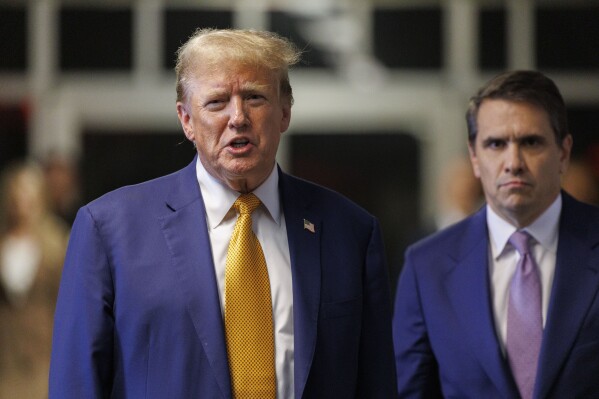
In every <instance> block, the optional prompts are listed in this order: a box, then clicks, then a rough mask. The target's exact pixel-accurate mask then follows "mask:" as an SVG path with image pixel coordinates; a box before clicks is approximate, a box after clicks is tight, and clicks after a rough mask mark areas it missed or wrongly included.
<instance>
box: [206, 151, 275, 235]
mask: <svg viewBox="0 0 599 399" xmlns="http://www.w3.org/2000/svg"><path fill="white" fill-rule="evenodd" d="M196 176H197V179H198V183H199V185H200V191H201V192H202V198H203V200H204V206H205V208H206V218H207V220H208V226H209V228H211V229H213V228H216V227H218V225H219V224H221V222H222V221H223V220H224V219H225V218H226V217H227V214H228V213H229V211H230V210H231V207H232V206H233V203H234V202H235V200H236V199H237V197H239V195H240V194H239V193H238V192H237V191H234V190H231V189H230V188H229V187H227V186H226V185H224V184H223V183H222V182H221V181H220V180H218V179H216V178H215V177H214V176H212V175H211V174H210V173H208V171H207V170H206V168H204V165H202V162H201V161H200V158H199V157H198V159H197V161H196ZM278 186H279V173H278V170H277V166H276V164H275V165H274V166H273V168H272V171H271V172H270V175H269V176H268V177H267V178H266V180H265V181H264V182H263V183H262V184H261V185H260V186H259V187H258V188H256V189H255V190H254V191H253V193H254V194H255V195H256V196H257V197H258V198H259V199H260V201H261V202H262V204H263V205H264V207H265V208H266V210H267V211H268V212H267V213H269V214H270V216H271V217H272V218H273V220H274V221H275V222H276V223H277V224H279V223H280V220H281V213H280V209H281V204H280V199H279V190H278Z"/></svg>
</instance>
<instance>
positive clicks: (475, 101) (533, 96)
mask: <svg viewBox="0 0 599 399" xmlns="http://www.w3.org/2000/svg"><path fill="white" fill-rule="evenodd" d="M485 99H492V100H506V101H516V102H523V103H529V104H533V105H536V106H537V107H539V108H541V109H542V110H544V111H545V112H546V113H547V116H548V117H549V122H550V124H551V128H552V129H553V134H554V135H555V140H556V142H557V144H558V145H560V146H561V143H562V141H563V140H564V138H565V137H566V136H567V135H568V133H569V132H568V118H567V116H566V105H565V103H564V99H563V98H562V95H561V94H560V92H559V89H558V88H557V86H556V85H555V83H554V82H553V81H552V80H551V79H549V78H548V77H547V76H545V75H543V74H542V73H541V72H537V71H509V72H504V73H502V74H499V75H497V76H495V77H494V78H493V79H491V80H490V81H489V82H487V83H486V84H485V85H484V86H483V87H481V88H480V89H479V90H478V93H476V95H474V96H473V97H471V98H470V102H469V104H468V110H467V111H466V123H467V124H468V141H469V142H470V144H471V145H474V142H475V140H476V134H477V133H478V126H477V120H476V119H477V117H478V110H479V108H480V105H481V104H482V102H483V101H484V100H485Z"/></svg>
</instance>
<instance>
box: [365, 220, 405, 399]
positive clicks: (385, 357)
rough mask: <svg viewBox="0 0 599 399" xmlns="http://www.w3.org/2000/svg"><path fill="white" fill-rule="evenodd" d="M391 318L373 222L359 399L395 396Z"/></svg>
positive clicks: (380, 246) (385, 272) (380, 242)
mask: <svg viewBox="0 0 599 399" xmlns="http://www.w3.org/2000/svg"><path fill="white" fill-rule="evenodd" d="M391 316H392V303H391V294H390V286H389V274H388V270H387V263H386V259H385V251H384V245H383V240H382V236H381V229H380V225H379V223H378V221H377V220H376V219H373V224H372V231H371V235H370V242H369V244H368V250H367V255H366V267H365V277H364V295H363V318H362V334H361V336H360V369H359V379H358V394H357V397H359V398H369V399H371V398H385V399H389V398H395V397H396V391H395V365H394V362H393V341H392V336H391Z"/></svg>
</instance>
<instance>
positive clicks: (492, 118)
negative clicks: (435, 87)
mask: <svg viewBox="0 0 599 399" xmlns="http://www.w3.org/2000/svg"><path fill="white" fill-rule="evenodd" d="M477 122H478V134H477V136H476V140H475V142H474V144H473V145H472V144H469V146H468V147H469V151H470V160H471V162H472V166H473V169H474V174H475V175H476V176H477V177H478V178H479V179H480V180H481V183H482V186H483V189H484V192H485V197H486V200H487V203H488V204H489V205H490V206H491V208H492V209H493V210H494V211H495V212H496V213H497V214H498V215H500V216H501V217H502V218H503V219H505V220H507V221H508V222H511V223H512V224H514V225H515V226H517V227H524V226H527V225H529V224H530V223H532V222H533V221H534V220H535V219H536V218H537V217H539V216H540V215H541V213H543V212H544V211H545V210H546V209H547V208H548V207H549V206H550V205H551V203H552V202H553V201H554V200H555V198H556V197H557V195H558V194H559V192H560V175H561V174H562V173H564V172H565V171H566V168H567V165H568V161H569V158H570V150H571V148H572V136H570V135H568V136H567V137H566V138H565V139H564V140H563V142H562V143H560V144H558V143H557V142H556V140H555V135H554V133H553V130H552V128H551V124H550V122H549V116H548V115H547V113H546V112H545V111H544V110H542V109H541V108H539V107H537V106H535V105H532V104H528V103H523V102H513V101H505V100H489V99H487V100H484V101H483V102H482V104H481V106H480V108H479V111H478V117H477Z"/></svg>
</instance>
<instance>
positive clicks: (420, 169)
mask: <svg viewBox="0 0 599 399" xmlns="http://www.w3.org/2000/svg"><path fill="white" fill-rule="evenodd" d="M197 27H218V28H227V27H236V28H257V29H268V30H273V31H277V32H279V33H280V34H282V35H284V36H287V37H289V38H291V39H292V40H293V41H294V42H295V43H296V44H298V45H299V46H300V47H301V48H303V49H305V57H304V62H303V63H302V64H301V65H299V66H298V67H297V68H295V70H294V71H292V74H291V83H292V85H293V88H294V93H295V99H296V102H295V105H294V107H293V111H292V123H291V128H290V130H289V131H288V132H287V133H286V134H285V135H284V139H283V141H282V143H281V148H280V150H279V153H278V160H279V162H280V164H281V165H282V167H283V168H284V169H285V170H286V171H287V172H290V173H292V174H296V175H299V176H301V177H305V178H307V179H310V180H313V181H316V182H319V183H321V184H323V185H326V186H329V187H331V188H333V189H335V190H338V191H340V192H342V193H344V194H345V195H347V196H348V197H350V198H352V199H353V200H354V201H356V202H358V203H359V204H361V205H362V206H364V207H365V208H366V209H368V210H369V211H370V212H372V213H373V214H375V215H376V216H378V217H379V218H380V220H381V222H382V226H383V230H384V237H385V242H386V245H387V251H388V256H389V261H390V265H391V275H392V280H393V281H395V278H396V274H397V273H398V270H399V267H400V266H398V265H400V264H401V257H402V253H403V249H404V248H405V246H406V245H407V244H408V243H410V242H412V241H413V240H414V239H416V238H418V237H420V236H422V234H425V233H428V232H431V231H434V230H435V229H436V228H438V226H444V225H447V224H448V223H452V222H453V221H456V220H458V219H459V218H461V217H463V216H464V215H467V214H468V213H470V212H472V211H473V210H475V209H477V208H478V207H479V206H480V204H481V198H480V189H479V188H478V186H477V183H476V181H473V180H472V176H471V171H470V168H469V166H468V164H465V165H464V162H463V158H464V156H465V155H466V125H465V122H464V113H465V109H466V104H467V101H468V98H469V97H470V95H472V94H473V93H474V92H475V91H476V89H477V88H478V87H479V86H481V85H482V84H483V83H484V82H485V81H487V80H488V79H490V78H491V77H492V76H493V75H495V74H497V73H499V72H501V71H503V70H506V69H539V70H541V71H542V72H544V73H546V74H547V75H548V76H550V77H551V78H552V79H554V80H555V82H556V83H557V85H558V86H559V87H560V89H561V91H562V93H563V95H564V97H565V100H566V103H567V104H568V108H569V118H570V124H571V130H572V132H573V133H574V136H575V140H574V154H573V156H574V158H575V159H576V168H572V170H574V169H577V170H580V171H581V172H580V174H578V173H577V175H576V177H572V178H569V179H568V180H567V181H569V182H572V188H571V190H572V191H575V190H579V188H578V187H581V188H580V194H579V195H580V197H581V198H584V199H585V200H587V201H588V202H596V201H597V179H598V177H599V134H598V129H599V2H597V1H596V0H586V1H584V0H561V1H560V0H551V1H549V0H547V1H531V0H511V1H491V0H479V1H476V0H444V1H432V0H413V1H409V0H278V1H277V0H237V1H235V0H228V1H227V0H202V1H183V0H168V1H167V0H137V1H133V0H131V1H127V0H31V1H25V0H21V1H18V0H14V1H11V0H0V168H4V167H6V166H7V165H9V164H10V163H12V162H13V161H14V160H18V159H23V158H28V159H34V160H36V161H38V162H39V163H40V164H41V166H42V168H43V170H44V172H45V173H46V176H47V179H48V183H49V184H48V191H49V194H50V201H51V203H52V206H53V210H54V211H55V212H57V214H59V215H60V216H62V217H63V218H64V220H65V221H67V223H70V222H71V221H72V218H73V215H74V212H75V211H76V209H77V207H78V206H80V205H81V204H82V203H85V202H88V201H89V200H91V199H93V198H96V197H98V196H100V195H102V194H103V193H105V192H107V191H109V190H111V189H114V188H116V187H119V186H122V185H124V184H131V183H137V182H140V181H143V180H146V179H149V178H153V177H157V176H159V175H162V174H165V173H169V172H171V171H174V170H176V169H178V168H180V167H182V166H184V165H186V164H188V163H189V162H190V161H191V159H192V157H193V155H194V150H193V148H192V146H191V145H190V144H189V143H188V142H187V141H186V140H185V139H184V136H183V134H182V131H181V128H180V126H179V123H178V120H177V117H176V111H175V85H174V81H175V76H174V72H173V67H174V61H175V51H176V49H177V48H178V47H179V46H180V44H181V43H182V42H184V41H185V40H186V39H187V37H189V35H190V34H191V33H192V32H193V31H194V30H195V29H196V28H197ZM393 285H394V284H393Z"/></svg>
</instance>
